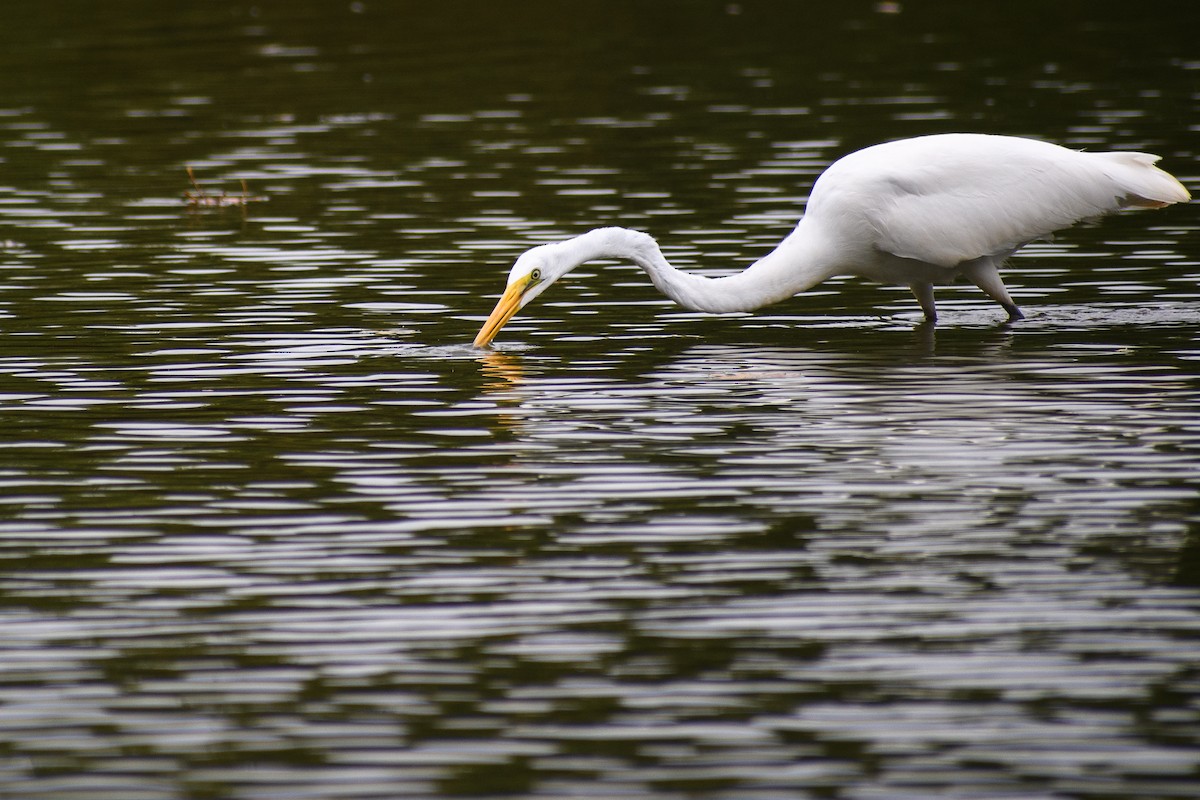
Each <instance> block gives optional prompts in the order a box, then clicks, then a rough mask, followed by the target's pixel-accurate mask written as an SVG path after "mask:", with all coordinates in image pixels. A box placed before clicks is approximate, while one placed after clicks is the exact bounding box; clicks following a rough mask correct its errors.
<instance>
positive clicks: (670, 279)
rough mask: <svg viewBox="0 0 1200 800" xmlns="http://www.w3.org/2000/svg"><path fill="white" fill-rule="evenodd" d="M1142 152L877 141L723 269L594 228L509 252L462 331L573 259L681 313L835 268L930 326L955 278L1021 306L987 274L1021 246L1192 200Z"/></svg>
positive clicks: (752, 296)
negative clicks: (764, 250) (614, 274)
mask: <svg viewBox="0 0 1200 800" xmlns="http://www.w3.org/2000/svg"><path fill="white" fill-rule="evenodd" d="M1158 160H1159V157H1158V156H1153V155H1149V154H1147V153H1133V152H1110V153H1085V152H1079V151H1075V150H1069V149H1067V148H1065V147H1060V146H1058V145H1055V144H1049V143H1047V142H1041V141H1037V140H1033V139H1024V138H1019V137H1014V136H994V135H989V134H974V133H950V134H938V135H933V136H921V137H917V138H913V139H902V140H900V141H896V142H888V143H885V144H877V145H874V146H872V147H867V148H865V149H863V150H859V151H857V152H855V153H851V154H850V155H847V156H845V157H843V158H841V159H839V160H838V161H836V162H834V163H833V164H832V165H831V166H830V167H829V168H828V169H827V170H825V172H824V173H823V174H822V175H821V176H820V177H819V178H818V179H817V182H816V184H815V185H814V186H813V188H812V194H811V195H810V197H809V200H808V204H807V207H806V208H805V212H804V216H803V217H801V219H800V222H799V223H798V224H797V225H796V227H795V229H794V230H793V231H792V232H791V233H790V234H788V236H787V237H786V238H785V239H784V240H783V241H782V242H780V243H779V246H777V247H776V248H775V249H774V250H773V251H771V252H770V253H768V254H767V255H765V256H763V257H762V258H761V259H759V260H758V261H756V262H755V263H753V264H751V265H750V266H749V267H747V268H746V269H745V270H744V271H742V272H740V273H737V274H735V275H729V276H727V277H721V278H708V277H705V276H702V275H693V274H690V273H687V272H683V271H680V270H678V269H676V268H675V267H673V266H671V265H670V264H669V263H667V259H666V258H665V257H664V256H663V254H662V250H661V249H659V246H658V243H657V242H655V240H654V239H653V238H652V237H650V236H649V235H647V234H645V233H641V232H640V231H634V230H630V229H628V228H597V229H595V230H592V231H589V232H587V233H585V234H583V235H582V236H577V237H575V238H573V239H568V240H566V241H563V242H556V243H553V244H544V245H539V246H537V247H534V248H532V249H530V250H529V251H527V252H526V253H524V254H522V255H521V256H520V257H519V258H518V259H517V261H516V263H515V264H513V267H512V270H511V271H510V272H509V275H508V284H507V287H506V289H505V291H504V294H503V295H502V296H501V297H500V300H499V302H497V303H496V308H495V310H493V311H492V313H491V315H490V316H489V317H488V319H487V322H485V323H484V325H483V328H482V329H480V331H479V335H478V336H476V337H475V346H476V347H483V346H486V345H488V344H489V343H491V341H492V340H493V339H494V338H495V337H496V334H497V333H498V332H499V331H500V329H501V328H502V327H503V326H504V324H505V323H507V322H508V321H509V320H510V319H511V318H512V316H513V315H514V314H515V313H517V311H519V310H520V309H522V308H524V307H525V306H526V305H527V304H528V303H529V302H530V301H531V300H533V299H534V298H535V297H537V296H538V295H540V294H541V293H542V292H543V291H545V290H546V289H547V288H548V287H549V286H550V285H551V284H553V283H554V282H555V281H556V280H558V279H559V278H561V277H562V276H563V275H565V274H567V273H568V272H570V271H571V270H572V269H574V268H575V267H577V266H579V265H580V264H582V263H584V262H586V261H591V260H592V259H597V258H615V259H628V260H630V261H632V262H633V263H635V264H637V265H638V266H639V267H641V268H642V269H644V270H645V271H646V272H647V274H649V276H650V280H651V281H653V282H654V285H655V286H657V287H658V289H659V290H660V291H661V292H662V293H663V294H665V295H667V296H668V297H670V298H671V299H672V300H674V301H675V302H676V303H678V304H679V305H681V306H683V307H684V308H688V309H691V310H693V311H706V312H712V313H722V312H730V311H750V310H752V309H756V308H760V307H762V306H765V305H769V304H771V303H777V302H779V301H780V300H785V299H787V298H789V297H791V296H793V295H795V294H798V293H800V292H803V291H805V290H807V289H809V288H811V287H813V286H815V285H816V284H818V283H820V282H821V281H823V280H826V279H827V278H832V277H834V276H835V275H855V276H861V277H864V278H868V279H870V280H874V281H877V282H879V283H890V284H899V285H903V286H908V287H909V288H911V289H912V292H913V294H914V295H916V298H917V302H918V303H920V304H921V309H922V310H923V311H924V312H925V319H926V320H928V321H929V322H935V321H936V320H937V311H936V310H935V308H934V302H933V286H934V284H935V283H946V282H950V281H952V280H954V279H955V278H957V277H959V276H962V277H965V278H966V279H967V280H969V281H970V282H971V283H973V284H975V285H976V286H978V287H979V288H980V289H982V290H983V291H984V293H985V294H987V295H988V296H989V297H991V298H992V299H993V300H995V301H996V302H997V303H999V304H1000V305H1001V306H1003V307H1004V310H1005V311H1007V312H1008V317H1009V319H1010V320H1016V319H1020V318H1021V316H1022V315H1021V311H1020V309H1018V308H1017V306H1016V304H1015V303H1014V302H1013V300H1012V297H1010V296H1009V294H1008V289H1007V288H1005V286H1004V282H1003V281H1002V280H1001V279H1000V272H999V268H1000V265H1001V264H1002V263H1003V262H1004V260H1005V259H1006V258H1008V257H1009V256H1010V255H1012V254H1013V253H1014V252H1016V251H1017V250H1018V249H1020V248H1021V247H1022V246H1024V245H1025V244H1028V243H1029V242H1031V241H1033V240H1035V239H1039V238H1042V237H1045V236H1047V235H1048V234H1050V233H1052V232H1054V231H1056V230H1059V229H1060V228H1065V227H1067V226H1069V225H1073V224H1074V223H1076V222H1079V221H1081V220H1085V219H1090V218H1094V217H1099V216H1102V215H1104V214H1109V213H1112V212H1114V211H1119V210H1121V209H1123V208H1131V207H1135V208H1161V207H1163V206H1167V205H1170V204H1172V203H1182V202H1185V201H1187V200H1190V199H1191V196H1190V195H1189V194H1188V192H1187V189H1185V188H1184V187H1183V185H1182V184H1181V183H1180V182H1179V181H1177V180H1176V179H1175V178H1174V177H1172V176H1171V175H1170V174H1168V173H1167V172H1164V171H1163V170H1161V169H1159V168H1158V167H1156V166H1154V163H1155V162H1156V161H1158Z"/></svg>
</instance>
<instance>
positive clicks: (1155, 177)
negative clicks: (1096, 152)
mask: <svg viewBox="0 0 1200 800" xmlns="http://www.w3.org/2000/svg"><path fill="white" fill-rule="evenodd" d="M1103 155H1104V156H1105V157H1106V158H1107V159H1108V161H1109V169H1110V170H1111V171H1110V177H1112V178H1113V180H1115V181H1116V182H1117V183H1118V184H1119V185H1120V186H1121V188H1122V189H1123V190H1124V191H1125V194H1126V197H1125V202H1124V204H1123V205H1126V206H1132V207H1134V208H1162V207H1164V206H1169V205H1171V204H1172V203H1186V202H1187V201H1188V200H1191V199H1192V196H1191V195H1190V194H1189V193H1188V190H1187V189H1186V188H1184V186H1183V184H1182V183H1180V182H1179V181H1178V180H1176V178H1175V176H1174V175H1172V174H1171V173H1169V172H1166V171H1165V170H1161V169H1159V168H1158V167H1156V166H1154V164H1155V162H1156V161H1158V160H1159V157H1158V156H1155V155H1151V154H1150V153H1103Z"/></svg>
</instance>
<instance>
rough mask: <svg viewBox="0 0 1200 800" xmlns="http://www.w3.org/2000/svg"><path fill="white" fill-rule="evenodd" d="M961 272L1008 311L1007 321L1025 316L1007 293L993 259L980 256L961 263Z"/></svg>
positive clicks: (1014, 320)
mask: <svg viewBox="0 0 1200 800" xmlns="http://www.w3.org/2000/svg"><path fill="white" fill-rule="evenodd" d="M961 272H962V274H963V275H964V276H965V277H966V279H967V280H969V281H970V282H971V283H973V284H975V285H976V286H978V287H979V288H980V289H982V290H983V292H984V294H986V295H987V296H988V297H990V298H992V299H993V300H995V301H996V302H997V303H999V304H1000V306H1001V307H1002V308H1003V309H1004V310H1005V311H1007V312H1008V321H1009V322H1016V321H1017V320H1019V319H1024V318H1025V315H1024V314H1022V313H1021V309H1019V308H1017V304H1016V303H1014V302H1013V299H1012V297H1011V296H1010V295H1009V293H1008V287H1006V286H1005V285H1004V281H1002V280H1001V279H1000V270H998V269H997V268H996V262H995V261H993V260H992V259H990V258H980V259H978V260H976V261H971V262H969V263H966V264H963V265H962V268H961Z"/></svg>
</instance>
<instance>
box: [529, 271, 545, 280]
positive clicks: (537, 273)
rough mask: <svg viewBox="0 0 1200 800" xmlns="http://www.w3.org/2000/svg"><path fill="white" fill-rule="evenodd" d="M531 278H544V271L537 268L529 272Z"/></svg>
mask: <svg viewBox="0 0 1200 800" xmlns="http://www.w3.org/2000/svg"><path fill="white" fill-rule="evenodd" d="M529 279H530V280H532V281H540V280H541V279H542V271H541V270H540V269H535V270H534V271H533V272H531V273H529Z"/></svg>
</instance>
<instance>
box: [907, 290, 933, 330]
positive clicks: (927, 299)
mask: <svg viewBox="0 0 1200 800" xmlns="http://www.w3.org/2000/svg"><path fill="white" fill-rule="evenodd" d="M908 288H910V289H912V293H913V295H914V296H915V297H916V298H917V302H918V303H920V304H921V310H922V311H924V312H925V321H926V322H937V308H936V307H934V304H933V284H932V283H913V284H910V285H909V287H908Z"/></svg>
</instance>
